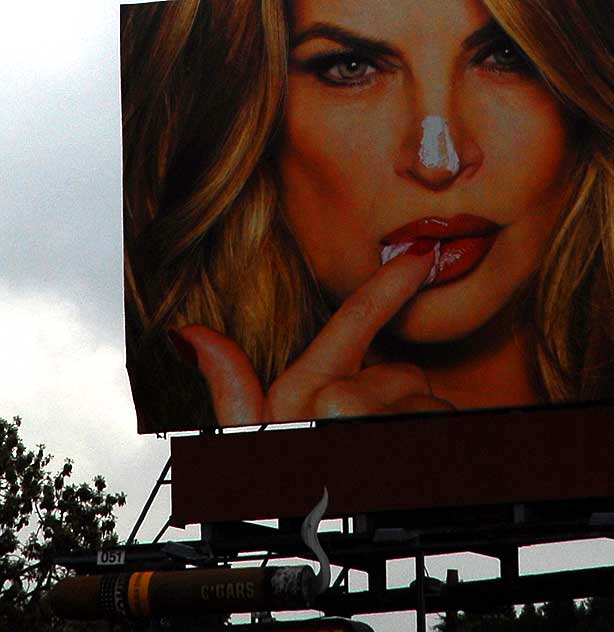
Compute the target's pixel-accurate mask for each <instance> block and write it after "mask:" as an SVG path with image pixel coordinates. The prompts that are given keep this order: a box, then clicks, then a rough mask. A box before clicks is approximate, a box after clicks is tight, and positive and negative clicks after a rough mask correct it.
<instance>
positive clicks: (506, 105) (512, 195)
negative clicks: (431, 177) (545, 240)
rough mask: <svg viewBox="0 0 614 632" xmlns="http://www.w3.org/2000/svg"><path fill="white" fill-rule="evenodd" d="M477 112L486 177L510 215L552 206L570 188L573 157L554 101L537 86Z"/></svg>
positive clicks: (486, 104)
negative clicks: (570, 159) (568, 177)
mask: <svg viewBox="0 0 614 632" xmlns="http://www.w3.org/2000/svg"><path fill="white" fill-rule="evenodd" d="M475 112H480V113H481V122H479V123H478V122H477V121H476V122H475V129H476V130H477V132H476V135H477V136H478V142H479V144H480V145H481V148H482V151H483V155H484V164H483V166H482V170H481V176H482V177H483V178H485V179H486V180H487V181H488V182H489V183H491V187H492V190H493V191H497V196H498V198H499V199H500V200H501V201H502V203H503V204H504V205H505V207H506V212H511V211H514V212H516V213H518V212H519V211H520V210H521V209H525V210H526V211H531V210H532V209H535V210H539V209H540V208H541V207H544V206H547V207H549V206H550V205H551V204H550V203H551V202H553V201H554V199H555V198H556V199H558V197H559V194H560V192H561V190H562V188H563V186H564V184H565V176H566V174H567V166H568V156H569V151H568V147H567V132H566V129H565V125H564V118H563V115H562V113H561V110H560V108H559V106H558V103H557V102H556V101H555V99H554V98H553V97H552V96H551V95H550V94H549V93H547V92H546V91H545V89H544V88H542V87H539V88H537V87H536V88H535V89H534V90H531V89H527V90H525V91H522V92H521V93H520V94H516V95H506V94H505V93H503V94H501V95H499V96H498V98H493V99H491V101H490V102H487V103H483V104H481V107H479V108H476V109H475ZM506 200H507V201H508V203H505V201H506ZM510 219H511V218H510Z"/></svg>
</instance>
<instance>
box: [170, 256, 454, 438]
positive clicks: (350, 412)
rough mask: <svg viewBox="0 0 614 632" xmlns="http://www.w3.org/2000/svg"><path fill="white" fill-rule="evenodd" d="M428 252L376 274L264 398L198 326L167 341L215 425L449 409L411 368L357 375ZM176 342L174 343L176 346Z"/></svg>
mask: <svg viewBox="0 0 614 632" xmlns="http://www.w3.org/2000/svg"><path fill="white" fill-rule="evenodd" d="M432 265H433V253H432V252H431V253H428V254H426V255H422V256H412V255H402V256H400V257H397V258H396V259H393V260H392V261H390V262H389V263H387V264H386V265H385V266H382V267H381V268H379V269H378V271H377V272H376V273H375V274H374V275H373V276H372V277H371V278H370V279H369V280H368V281H367V282H366V283H365V284H364V285H362V286H361V287H360V288H358V289H357V290H356V291H355V292H354V293H353V294H352V295H351V296H349V297H348V298H347V299H346V300H345V301H344V303H343V304H342V305H341V307H340V308H339V309H338V310H337V311H336V312H335V314H334V315H333V316H332V317H331V319H330V320H329V321H328V323H327V324H326V325H325V326H324V327H323V328H322V330H321V331H320V332H319V334H318V335H317V336H316V337H315V338H314V339H313V341H312V342H311V343H310V344H309V346H308V347H307V349H306V350H305V351H304V352H303V354H302V355H301V356H300V357H299V358H298V359H297V360H296V361H295V362H294V363H293V364H292V365H291V366H289V367H288V368H287V369H286V370H285V371H284V372H283V373H282V374H281V375H279V376H278V377H277V379H276V380H275V381H274V382H273V384H272V385H271V388H270V389H269V390H268V392H267V393H265V392H263V390H262V386H261V384H260V381H259V378H258V376H257V374H256V372H255V370H254V368H253V366H252V364H251V362H250V360H249V358H248V357H247V356H246V355H245V353H243V351H242V350H241V349H240V348H239V346H238V345H237V344H236V343H235V342H234V341H233V340H231V339H230V338H228V337H226V336H224V335H222V334H219V333H217V332H215V331H213V330H211V329H209V328H208V327H204V326H202V325H188V326H186V327H183V328H182V329H180V330H178V331H177V332H176V333H175V335H174V336H172V338H173V340H174V342H175V345H176V346H177V347H178V349H180V350H181V348H183V351H184V352H183V354H182V355H185V352H186V349H185V347H183V345H184V344H185V343H187V344H188V345H189V348H188V352H190V350H192V353H191V355H193V359H194V361H195V363H196V364H197V365H198V368H199V370H200V373H201V374H202V376H203V377H204V378H205V379H206V380H207V383H208V384H209V388H210V391H211V395H212V398H213V405H214V408H215V413H216V416H217V420H218V423H219V425H220V426H241V425H250V424H259V423H268V422H274V421H296V420H305V419H319V418H327V417H328V418H330V417H347V416H360V415H372V414H382V413H395V412H396V413H398V412H413V411H424V410H450V409H453V407H452V406H451V405H450V404H449V403H448V402H445V401H444V400H441V399H438V398H436V397H434V396H433V393H432V391H431V388H430V386H429V383H428V380H427V379H426V376H425V375H424V373H423V372H422V370H421V369H419V368H418V367H417V366H414V365H412V364H409V363H383V364H377V365H374V366H370V367H368V368H363V360H364V356H365V354H366V352H367V350H368V349H369V346H370V345H371V343H372V341H373V338H374V336H375V334H376V333H377V332H378V331H379V330H380V329H381V328H382V327H383V326H384V325H385V324H386V323H387V322H388V321H389V320H390V319H391V318H392V317H393V316H394V315H395V314H396V313H397V312H398V311H399V310H400V309H401V308H402V307H403V305H404V304H405V303H407V301H409V300H410V299H411V298H413V296H414V295H415V294H416V292H417V291H418V289H419V288H420V285H421V284H422V282H423V281H424V280H425V279H426V277H427V276H428V273H429V271H430V269H431V267H432ZM177 336H179V340H178V339H177Z"/></svg>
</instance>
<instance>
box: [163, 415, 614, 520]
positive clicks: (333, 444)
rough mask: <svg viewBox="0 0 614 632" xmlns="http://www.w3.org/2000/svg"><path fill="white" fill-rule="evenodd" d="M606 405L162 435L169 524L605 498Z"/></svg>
mask: <svg viewBox="0 0 614 632" xmlns="http://www.w3.org/2000/svg"><path fill="white" fill-rule="evenodd" d="M613 411H614V409H612V408H611V407H608V406H591V407H573V408H560V409H543V410H531V411H519V410H516V411H495V412H492V411H490V412H481V413H477V414H476V413H473V414H455V415H436V416H429V417H423V418H415V417H414V418H412V419H390V418H386V420H372V421H367V422H365V421H362V422H348V421H344V422H327V423H325V424H324V425H321V426H319V427H318V428H314V429H304V430H276V431H266V432H257V433H248V434H225V435H215V436H208V437H198V436H190V437H174V438H173V439H172V442H171V456H172V480H173V484H172V513H173V516H172V523H173V524H174V525H176V526H180V525H184V524H192V523H199V522H217V521H231V520H241V519H258V518H273V517H299V516H304V515H305V514H306V513H307V512H308V511H309V510H310V509H311V508H312V507H313V505H315V503H316V502H317V500H318V499H319V498H320V496H321V494H322V489H323V487H324V486H325V485H326V486H327V487H328V491H329V494H330V506H329V512H328V515H344V514H354V513H362V512H377V511H389V510H410V509H419V508H430V507H459V506H477V505H489V504H498V503H510V502H537V501H546V500H557V499H571V498H588V497H602V496H614V453H613V447H614V427H613V426H612V422H613V418H614V414H613Z"/></svg>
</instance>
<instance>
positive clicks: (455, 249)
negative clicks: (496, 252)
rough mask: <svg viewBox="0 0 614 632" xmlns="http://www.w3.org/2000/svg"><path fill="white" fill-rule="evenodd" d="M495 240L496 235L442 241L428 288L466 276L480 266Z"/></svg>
mask: <svg viewBox="0 0 614 632" xmlns="http://www.w3.org/2000/svg"><path fill="white" fill-rule="evenodd" d="M496 239H497V233H490V234H489V235H484V236H479V237H464V238H461V239H451V240H449V241H442V242H441V247H440V256H439V265H438V267H437V276H436V277H435V281H434V282H433V283H432V285H431V286H430V287H437V286H439V285H444V284H445V283H449V282H450V281H455V280H456V279H459V278H460V277H462V276H464V275H466V274H468V273H469V272H471V271H472V270H474V269H475V268H477V266H478V265H479V264H480V262H481V261H482V259H484V257H485V256H486V255H487V254H488V252H489V251H490V249H491V248H492V246H493V244H494V243H495V241H496Z"/></svg>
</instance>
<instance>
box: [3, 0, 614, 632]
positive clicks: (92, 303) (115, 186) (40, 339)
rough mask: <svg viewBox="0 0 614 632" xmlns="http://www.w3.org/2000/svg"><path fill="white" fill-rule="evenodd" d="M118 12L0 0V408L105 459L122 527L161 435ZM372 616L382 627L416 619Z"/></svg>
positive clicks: (571, 549) (580, 556) (79, 454)
mask: <svg viewBox="0 0 614 632" xmlns="http://www.w3.org/2000/svg"><path fill="white" fill-rule="evenodd" d="M229 1H230V0H229ZM118 25H119V2H118V1H117V0H87V1H86V2H84V1H83V0H55V1H53V2H50V1H49V0H30V2H28V3H17V2H11V3H8V2H6V3H3V7H2V20H1V21H0V86H1V89H0V146H1V147H2V149H3V152H2V157H1V158H0V219H1V226H2V230H0V354H1V355H0V416H2V417H5V418H10V417H12V416H13V415H16V414H19V415H21V416H22V417H23V426H22V428H23V431H22V433H23V437H24V440H25V441H26V443H27V444H28V445H30V446H34V445H35V444H37V443H44V444H46V446H47V448H48V450H49V451H50V452H51V453H52V454H55V456H56V460H55V465H56V467H58V468H59V467H60V465H61V462H62V460H63V459H64V458H65V457H71V458H74V460H75V473H74V478H75V480H77V481H80V480H87V479H90V478H91V477H92V476H94V475H95V474H98V473H102V474H104V475H105V476H106V478H107V482H108V483H109V487H110V488H111V489H113V490H120V489H121V490H124V491H126V492H127V494H128V506H127V508H126V509H125V510H123V511H122V512H121V513H120V525H119V531H120V537H123V538H125V537H127V535H128V533H129V531H130V529H131V526H132V524H133V523H134V520H135V519H136V516H137V515H138V513H139V511H140V509H141V506H142V504H143V502H144V500H145V498H146V497H147V495H148V493H149V490H150V489H151V486H152V484H153V482H154V480H155V478H156V477H157V475H158V473H159V471H160V470H161V468H162V467H163V465H164V463H165V461H166V458H167V456H168V444H167V443H166V442H165V441H162V440H159V439H156V438H154V437H149V436H145V437H143V436H138V435H137V434H136V419H135V415H134V411H133V408H132V401H131V399H130V392H129V387H128V380H127V376H126V373H125V369H124V351H123V320H122V319H123V316H122V300H123V298H122V267H121V181H120V174H121V153H120V152H121V150H120V112H119V53H118V49H119V43H118V42H119V39H118ZM168 513H169V503H168V496H164V495H163V496H162V498H161V499H160V501H159V502H158V504H157V505H156V506H155V511H154V512H153V513H152V515H151V516H150V519H149V520H148V521H147V523H146V524H145V527H144V529H143V530H142V532H141V534H140V539H141V540H142V541H147V540H148V539H151V538H153V536H154V535H155V533H156V532H157V530H158V528H159V527H160V525H161V524H163V523H164V521H165V520H166V517H167V515H168ZM195 534H196V532H195V530H194V529H188V530H187V531H186V532H183V531H180V530H172V531H171V532H169V534H168V537H169V538H174V539H180V538H184V537H195ZM607 563H610V564H614V544H613V543H612V542H609V541H593V542H587V543H581V544H569V545H559V546H544V547H532V548H530V549H523V550H522V552H521V572H523V573H532V572H539V571H545V570H555V569H560V568H569V567H571V566H581V567H588V566H597V565H602V564H607ZM390 566H391V570H392V575H391V578H392V579H391V581H392V582H393V584H394V585H398V586H401V585H407V583H408V582H409V581H411V580H412V579H413V571H412V567H411V565H410V564H408V563H407V562H396V563H391V564H390ZM427 566H428V568H429V570H430V573H431V575H432V576H434V577H439V578H445V572H446V568H448V567H454V568H459V569H460V575H461V578H462V579H464V580H469V579H473V578H478V577H493V576H496V575H497V573H498V564H497V563H496V562H494V561H493V560H491V559H488V558H483V557H479V556H476V555H459V556H454V557H450V556H447V557H442V556H440V557H437V558H429V559H428V560H427ZM361 581H363V580H361V577H360V576H359V575H357V576H356V578H355V585H356V586H359V585H360V584H361ZM365 620H367V621H369V623H371V625H373V626H374V627H376V628H377V629H378V630H382V631H384V630H393V629H399V625H400V624H401V623H408V624H409V626H411V625H413V624H412V622H413V621H414V618H413V616H411V615H403V616H400V615H399V616H396V617H392V618H391V617H369V618H367V619H365ZM404 629H411V627H408V626H404Z"/></svg>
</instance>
